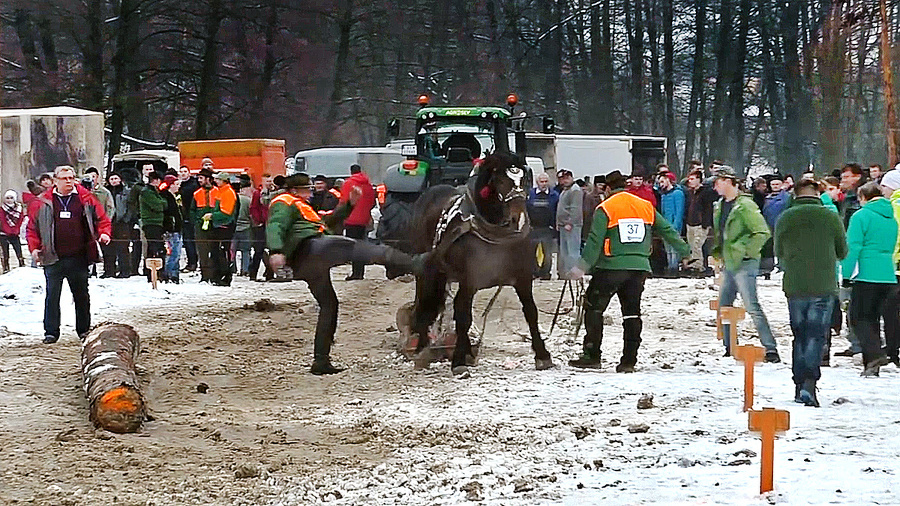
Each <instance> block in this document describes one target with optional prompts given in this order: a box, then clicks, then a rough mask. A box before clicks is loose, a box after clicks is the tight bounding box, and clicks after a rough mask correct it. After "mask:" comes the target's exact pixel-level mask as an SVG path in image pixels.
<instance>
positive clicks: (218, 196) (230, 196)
mask: <svg viewBox="0 0 900 506" xmlns="http://www.w3.org/2000/svg"><path fill="white" fill-rule="evenodd" d="M215 192H216V193H215V197H214V200H213V204H215V201H218V202H219V211H221V212H222V213H224V214H227V215H228V216H233V215H234V212H235V207H236V205H237V194H235V193H234V189H233V188H231V186H230V185H225V186H223V187H221V188H216V189H215ZM213 207H215V205H214V206H213Z"/></svg>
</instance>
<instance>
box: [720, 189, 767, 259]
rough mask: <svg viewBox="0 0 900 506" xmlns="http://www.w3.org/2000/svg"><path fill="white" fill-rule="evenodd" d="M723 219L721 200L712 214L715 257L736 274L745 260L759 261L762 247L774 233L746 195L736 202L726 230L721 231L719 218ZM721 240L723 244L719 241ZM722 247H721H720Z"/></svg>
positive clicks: (738, 197) (739, 197)
mask: <svg viewBox="0 0 900 506" xmlns="http://www.w3.org/2000/svg"><path fill="white" fill-rule="evenodd" d="M721 216H722V199H720V200H719V201H718V202H716V205H715V209H714V210H713V228H714V229H715V235H714V238H715V246H714V247H713V250H712V255H713V256H714V257H715V258H720V259H723V260H724V261H725V268H726V269H728V270H729V271H736V270H737V269H738V268H740V266H741V262H742V261H743V260H745V259H748V258H752V259H756V260H759V258H760V256H761V255H760V250H761V249H762V247H763V244H765V243H766V241H768V240H769V237H771V235H772V233H771V232H769V226H768V225H766V220H765V218H763V215H762V213H761V212H760V211H759V206H757V205H756V202H754V201H753V199H752V198H750V197H749V196H747V195H743V194H741V195H738V196H737V198H735V199H734V207H732V208H731V213H729V214H728V219H727V220H726V221H725V229H724V230H719V221H720V220H719V218H720V217H721ZM720 236H721V239H722V240H721V241H720V240H719V239H720ZM720 242H721V244H722V246H721V247H720V246H719V244H720Z"/></svg>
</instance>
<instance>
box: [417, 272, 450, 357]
mask: <svg viewBox="0 0 900 506" xmlns="http://www.w3.org/2000/svg"><path fill="white" fill-rule="evenodd" d="M446 290H447V285H446V277H445V276H443V275H441V274H439V273H436V272H427V273H426V275H424V276H419V277H417V278H416V300H415V303H414V304H413V315H412V329H411V330H412V333H413V334H414V335H416V336H417V337H418V342H417V343H416V358H415V361H416V368H417V369H424V368H427V367H428V365H429V364H430V363H431V359H432V357H431V352H430V351H429V350H428V345H429V341H430V339H429V337H428V328H429V327H431V324H432V323H434V321H435V320H436V319H437V317H438V315H439V314H440V312H441V307H442V306H443V304H444V297H445V296H446V293H445V292H446Z"/></svg>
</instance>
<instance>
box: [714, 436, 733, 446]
mask: <svg viewBox="0 0 900 506" xmlns="http://www.w3.org/2000/svg"><path fill="white" fill-rule="evenodd" d="M735 441H737V439H735V438H734V437H733V436H719V439H716V443H719V444H720V445H730V444H731V443H734V442H735Z"/></svg>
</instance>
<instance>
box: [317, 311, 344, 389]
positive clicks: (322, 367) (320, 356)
mask: <svg viewBox="0 0 900 506" xmlns="http://www.w3.org/2000/svg"><path fill="white" fill-rule="evenodd" d="M320 314H321V313H320ZM326 327H328V328H326ZM333 336H334V333H333V329H332V328H331V325H323V322H322V318H320V321H319V324H318V326H317V327H316V337H315V342H314V343H313V363H312V367H310V369H309V372H311V373H313V374H315V375H316V376H321V375H323V374H337V373H339V372H341V371H343V370H344V368H343V367H335V366H334V365H333V364H332V363H331V345H332V344H333V343H334V337H333Z"/></svg>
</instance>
